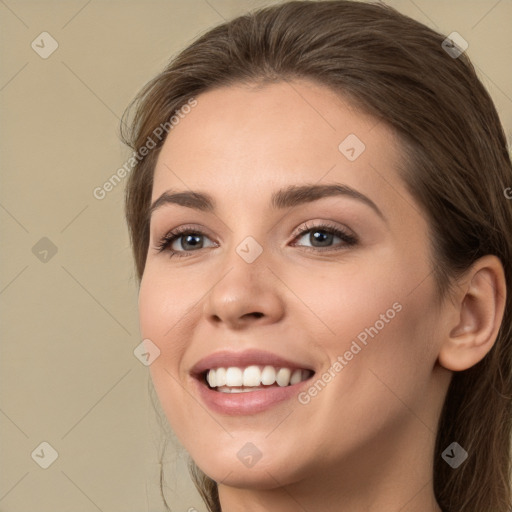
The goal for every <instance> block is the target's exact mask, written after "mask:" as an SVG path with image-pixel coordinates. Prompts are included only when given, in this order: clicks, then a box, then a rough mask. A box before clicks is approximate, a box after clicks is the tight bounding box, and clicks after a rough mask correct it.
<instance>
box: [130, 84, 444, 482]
mask: <svg viewBox="0 0 512 512" xmlns="http://www.w3.org/2000/svg"><path fill="white" fill-rule="evenodd" d="M196 99H197V106H195V107H193V108H191V111H190V112H189V113H188V114H186V115H184V116H183V118H182V119H180V122H179V124H177V125H176V126H175V127H174V128H173V130H172V131H171V132H170V134H169V136H168V137H167V139H166V141H165V144H164V145H163V148H162V151H161V153H160V155H159V158H158V162H157V164H156V168H155V174H154V185H153V193H152V201H153V202H154V201H156V200H157V199H159V198H161V197H162V195H163V194H165V193H166V194H168V195H169V196H171V195H173V194H191V193H192V192H195V193H197V194H204V195H207V196H208V200H209V201H211V204H208V202H207V200H206V199H205V198H200V197H199V196H192V197H187V196H185V195H181V196H175V197H174V200H173V199H172V198H171V197H167V199H168V200H164V199H162V200H161V201H159V203H158V205H155V206H156V207H155V208H154V210H153V212H152V216H151V223H150V243H149V248H148V253H147V262H146V267H145V270H144V275H143V278H142V283H141V288H140V296H139V307H140V325H141V333H142V336H143V338H145V339H149V340H151V342H152V343H154V344H155V345H156V346H158V348H159V350H160V356H159V357H157V358H156V359H155V361H154V362H153V363H152V364H151V366H150V371H151V375H152V379H153V381H154V385H155V388H156V391H157V393H158V396H159V399H160V401H161V404H162V406H163V409H164V411H165V413H166V416H167V418H168V420H169V423H170V424H171V426H172V427H173V429H174V431H175V432H176V434H177V436H178V438H179V440H180V441H181V442H182V444H183V445H184V446H185V448H186V449H187V450H188V452H189V453H190V455H191V456H192V458H193V459H194V460H195V461H196V463H197V464H198V465H199V467H200V468H201V469H202V470H203V471H204V472H205V473H206V474H207V475H209V476H210V477H211V478H213V479H214V480H216V481H218V482H223V483H224V484H227V485H233V486H242V487H243V486H245V487H251V486H252V487H254V488H272V487H276V486H277V485H278V482H279V485H284V484H289V483H293V482H298V481H300V480H302V479H304V478H308V477H312V476H313V475H317V476H321V475H323V476H322V478H326V475H333V472H334V471H335V469H334V468H338V469H340V468H350V473H348V474H346V475H345V478H346V480H345V481H348V480H350V479H351V478H356V476H357V475H358V474H359V470H361V471H363V467H365V465H367V464H368V463H371V462H373V463H375V462H376V461H377V460H381V459H382V460H383V459H386V460H391V459H392V458H393V457H396V453H397V450H398V453H400V450H404V449H406V445H407V443H409V444H410V443H413V442H418V440H420V443H419V444H420V445H421V444H422V441H421V440H424V441H425V445H426V444H428V443H430V441H431V440H432V439H433V437H432V436H433V431H434V430H435V421H436V418H437V414H438V413H439V408H440V406H441V404H442V399H441V398H442V397H440V392H439V389H440V388H439V386H437V387H436V382H437V378H436V376H435V375H436V372H437V371H438V370H439V367H437V366H436V359H437V355H438V349H439V341H438V338H439V336H437V335H436V332H437V329H438V327H439V324H440V318H439V317H438V315H439V313H438V311H439V310H438V308H437V307H436V305H437V304H438V302H437V300H438V299H437V295H436V291H435V285H434V279H433V274H432V268H431V265H430V263H429V240H428V233H427V229H428V224H427V222H426V219H425V217H424V215H423V214H422V213H421V209H420V207H419V206H418V204H417V202H416V201H415V200H414V199H413V198H412V197H411V195H410V194H409V193H408V192H407V190H406V189H405V186H404V184H403V182H402V181H401V180H400V178H399V176H398V165H399V155H400V146H399V143H398V142H397V139H396V138H395V137H394V135H393V134H392V132H391V131H390V129H389V128H388V127H386V126H385V124H384V123H382V122H379V121H378V120H377V119H375V118H373V117H370V116H367V115H363V114H361V113H360V112H358V111H357V110H356V109H354V108H351V107H350V106H349V104H347V103H344V102H343V100H342V99H340V97H339V96H337V95H335V94H334V93H333V92H332V91H331V90H329V89H328V88H325V87H323V86H320V85H316V84H313V83H311V82H307V81H295V82H291V83H287V82H281V83H278V84H272V85H266V86H264V87H258V88H256V87H249V86H230V87H225V88H219V89H217V90H213V91H209V92H207V93H204V94H201V95H200V96H198V97H197V98H196ZM363 144H364V146H363ZM327 187H332V188H327ZM335 187H337V188H335ZM326 226H327V227H326ZM177 228H180V229H184V230H185V231H186V233H185V234H181V236H179V234H178V235H177V238H175V239H174V240H173V241H172V240H171V241H170V242H169V243H168V244H167V249H165V250H162V251H160V252H159V250H158V246H159V244H160V243H161V241H162V239H163V238H164V237H165V236H166V235H168V234H169V232H170V231H174V230H176V229H177ZM185 228H186V229H185ZM333 230H334V231H333ZM301 231H304V232H303V233H301ZM170 250H174V251H176V252H177V254H175V255H172V257H171V252H170ZM180 256H181V257H180ZM205 358H208V359H205ZM219 368H224V370H222V369H221V370H218V369H219ZM246 368H249V369H248V370H247V371H245V369H246ZM282 368H284V370H282ZM210 369H213V370H215V372H212V373H211V377H210V378H211V382H212V384H214V385H215V384H216V383H219V384H220V385H221V386H222V385H223V387H221V388H220V389H219V387H212V388H210V386H209V385H208V384H207V382H206V379H205V375H206V373H207V371H208V370H210ZM313 372H314V374H312V373H313ZM214 375H215V376H214ZM244 378H245V379H246V380H245V383H246V384H247V386H244V387H243V389H244V390H245V391H244V392H239V391H241V390H242V389H241V385H243V383H244ZM274 378H277V380H278V383H275V382H274ZM213 379H215V380H213ZM226 379H227V381H226ZM262 379H263V384H262ZM267 379H268V380H267ZM290 379H291V384H289V381H290ZM303 379H306V380H303ZM270 382H274V384H270ZM377 467H379V468H380V470H382V468H383V466H382V465H380V466H377Z"/></svg>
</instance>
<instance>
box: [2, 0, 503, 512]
mask: <svg viewBox="0 0 512 512" xmlns="http://www.w3.org/2000/svg"><path fill="white" fill-rule="evenodd" d="M270 3H272V2H268V1H266V2H265V1H249V0H239V1H236V0H209V1H206V0H182V1H178V0H166V1H142V0H138V1H135V0H133V1H124V2H121V1H106V0H92V1H86V0H77V1H65V2H64V1H60V2H51V1H37V2H36V1H23V0H5V1H3V0H0V19H1V21H0V23H1V38H2V39H1V44H0V52H1V65H2V67H1V75H0V102H1V106H0V108H1V116H2V121H3V122H2V125H1V139H0V140H1V164H2V174H1V189H0V228H1V236H2V249H3V257H2V260H1V266H0V299H1V315H2V324H1V341H2V343H1V371H0V429H1V455H0V457H1V465H0V468H1V470H0V471H1V472H0V512H50V511H51V512H61V511H69V510H72V511H73V512H92V511H97V510H100V511H104V512H107V511H115V512H117V511H123V512H128V511H130V512H132V511H137V512H141V511H147V510H151V511H155V512H156V511H159V510H163V507H162V505H161V502H160V500H159V491H158V480H157V474H158V473H157V471H158V460H157V454H158V446H159V442H160V438H161V435H160V431H159V427H158V423H157V421H156V417H155V415H154V413H153V408H152V405H151V401H150V398H149V394H148V386H147V384H148V377H149V372H148V370H147V368H146V367H145V366H143V365H142V364H141V363H140V361H139V360H138V359H137V358H136V357H135V356H134V354H133V350H134V349H135V347H136V346H137V345H138V344H139V343H140V341H141V340H140V337H139V331H138V324H137V290H136V285H135V279H134V272H133V266H132V261H131V253H130V248H129V245H128V237H127V230H126V227H125V224H124V219H123V212H122V200H123V187H124V184H123V183H121V184H120V185H119V186H117V187H116V188H115V189H114V190H113V191H111V192H110V193H109V194H107V196H106V197H105V198H104V199H103V200H98V199H95V198H94V196H93V189H94V188H95V187H98V186H101V185H102V184H103V183H104V182H105V181H106V180H107V179H108V178H109V177H110V176H111V175H112V174H113V173H114V172H115V171H116V169H117V168H118V167H120V166H121V165H122V164H123V163H124V161H125V159H126V157H127V155H128V151H127V150H126V149H125V148H123V147H122V145H121V143H120V142H119V140H118V137H117V130H118V124H119V117H120V115H121V114H122V112H123V110H124V108H125V107H126V105H127V104H128V102H129V101H130V100H131V98H132V97H133V95H134V94H135V93H136V92H137V91H138V89H139V88H140V87H141V86H142V85H143V84H144V83H145V82H146V81H148V80H149V79H150V78H151V77H153V76H154V75H155V74H156V73H157V72H158V71H159V70H160V69H161V68H162V67H163V66H164V64H165V63H166V62H167V60H168V59H169V58H170V56H171V55H173V54H174V53H175V52H177V51H178V50H179V49H181V48H183V47H184V46H185V45H186V44H187V43H188V42H190V41H191V40H192V39H193V38H194V37H196V36H197V35H198V34H200V33H202V32H204V31H205V30H207V29H208V28H210V27H212V26H213V25H215V24H217V23H219V22H221V21H222V20H223V18H224V19H228V18H230V17H232V16H235V15H237V14H240V13H242V12H244V11H245V10H248V9H252V8H255V7H259V6H263V5H267V4H270ZM274 3H275V2H274ZM387 3H389V4H390V5H392V6H394V7H396V8H398V9H399V10H400V11H402V12H404V13H405V14H408V15H410V16H412V17H413V18H416V19H417V20H419V21H421V22H423V23H425V24H427V25H429V26H431V27H433V28H436V29H438V30H440V31H442V32H443V33H445V34H448V33H450V32H452V31H457V32H459V33H460V34H461V35H462V36H463V37H464V38H465V39H466V40H467V41H468V42H469V49H468V53H469V55H470V57H471V58H472V59H473V61H474V63H475V65H476V66H477V69H478V71H479V73H480V76H481V77H482V79H483V82H484V83H485V84H486V86H487V87H488V89H489V91H490V93H491V95H492V97H493V98H494V100H495V102H496V104H497V107H498V110H499V112H500V114H501V117H502V121H503V123H504V125H505V128H506V131H507V135H508V137H509V140H510V138H511V133H512V132H511V127H512V99H511V98H512V74H511V71H512V65H511V62H510V55H511V54H512V33H511V32H510V22H511V21H512V2H510V0H501V1H496V0H478V1H476V0H473V1H468V0H457V1H449V2H448V1H428V0H414V1H412V0H389V1H388V2H387ZM43 31H46V32H48V33H50V34H51V36H52V37H53V38H54V39H55V40H56V41H57V42H58V45H59V46H58V49H57V50H56V51H55V52H54V53H53V54H52V55H51V56H49V57H48V58H47V59H43V58H41V57H40V56H39V55H38V54H37V53H36V52H35V51H34V50H33V49H32V48H31V42H32V41H33V40H34V39H36V38H37V36H38V35H39V34H40V33H41V32H43ZM36 42H37V40H36ZM46 48H48V46H46ZM511 185H512V184H511ZM42 238H47V239H49V240H50V241H51V243H52V244H53V245H54V246H55V247H56V249H57V252H56V253H55V254H54V255H52V252H51V250H50V252H48V253H44V250H48V245H49V242H48V241H47V240H46V241H42V242H39V241H40V240H41V239H42ZM37 243H39V244H40V245H37V246H36V249H37V250H34V252H35V253H36V254H34V252H33V247H34V246H35V245H36V244H37ZM45 244H46V245H45ZM41 258H43V259H44V258H46V261H41ZM43 441H46V442H48V443H49V444H50V445H51V446H52V447H53V448H54V449H55V450H56V451H57V452H58V458H57V459H56V460H55V462H54V463H53V464H52V465H51V466H50V467H48V469H42V468H41V467H40V466H39V465H38V464H36V462H35V460H33V458H32V457H31V454H32V453H33V451H34V450H35V449H36V448H38V446H39V445H40V443H41V442H43ZM36 453H39V455H41V448H39V449H38V450H36ZM43 453H44V457H48V456H49V452H48V449H46V452H44V449H43ZM44 457H41V456H40V457H39V460H42V459H43V458H44ZM34 459H37V455H34ZM46 460H48V459H46ZM166 460H167V464H166V466H167V473H168V474H169V478H168V484H167V485H168V488H167V490H166V493H167V497H168V500H169V501H170V503H172V505H173V510H174V511H188V510H189V509H190V508H191V507H195V509H196V510H197V511H204V510H205V509H204V506H203V505H202V503H201V500H200V499H199V498H198V496H197V494H196V493H195V491H194V490H193V486H192V484H191V483H189V481H188V476H187V474H186V472H185V466H184V461H185V456H184V455H183V454H180V453H179V452H176V451H175V452H174V453H169V454H168V456H167V457H166Z"/></svg>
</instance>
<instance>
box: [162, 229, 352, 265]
mask: <svg viewBox="0 0 512 512" xmlns="http://www.w3.org/2000/svg"><path fill="white" fill-rule="evenodd" d="M313 229H315V230H316V231H323V232H325V233H328V234H330V235H335V236H337V237H339V238H341V240H342V241H343V245H344V247H351V246H354V245H356V244H357V243H358V239H357V237H356V236H354V235H351V234H349V233H347V232H346V231H343V230H341V229H340V228H338V227H337V226H333V225H331V224H319V225H318V226H311V227H310V226H308V225H307V224H305V225H304V226H303V227H302V228H300V229H299V232H298V233H297V235H296V236H295V238H294V241H295V240H297V239H298V238H301V237H302V235H304V233H308V232H309V231H312V230H313ZM183 235H200V236H207V235H206V234H205V233H203V232H202V231H201V230H199V229H191V228H190V227H187V226H185V227H180V228H176V229H174V230H173V231H170V232H169V233H167V234H166V235H165V236H164V237H163V238H162V239H161V240H160V241H159V242H158V244H157V246H156V247H157V250H158V252H159V253H161V252H164V251H166V252H169V253H170V257H171V258H172V257H173V256H177V257H178V258H186V257H188V256H192V254H193V253H194V252H197V251H174V250H172V249H170V246H171V245H172V243H173V242H174V241H175V240H177V239H178V238H180V237H182V236H183ZM299 247H303V248H304V249H306V250H309V251H313V252H330V251H337V250H341V249H342V247H338V248H335V249H330V248H320V247H304V246H299Z"/></svg>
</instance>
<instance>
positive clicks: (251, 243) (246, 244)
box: [236, 236, 263, 263]
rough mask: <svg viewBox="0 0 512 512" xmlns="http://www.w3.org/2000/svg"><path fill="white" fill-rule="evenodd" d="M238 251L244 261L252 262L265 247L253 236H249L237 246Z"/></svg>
mask: <svg viewBox="0 0 512 512" xmlns="http://www.w3.org/2000/svg"><path fill="white" fill-rule="evenodd" d="M236 252H237V254H238V255H239V256H240V257H241V258H242V259H243V260H244V261H246V262H247V263H252V262H253V261H254V260H256V258H258V257H259V255H260V254H261V253H262V252H263V247H261V245H260V244H259V243H258V242H256V240H255V239H254V238H253V237H252V236H248V237H247V238H245V239H244V240H243V241H242V242H241V243H240V244H239V245H238V246H237V248H236Z"/></svg>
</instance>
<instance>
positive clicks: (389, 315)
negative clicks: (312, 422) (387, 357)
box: [297, 302, 402, 405]
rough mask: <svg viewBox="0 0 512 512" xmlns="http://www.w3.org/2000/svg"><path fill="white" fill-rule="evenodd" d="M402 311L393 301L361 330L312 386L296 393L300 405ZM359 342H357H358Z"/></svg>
mask: <svg viewBox="0 0 512 512" xmlns="http://www.w3.org/2000/svg"><path fill="white" fill-rule="evenodd" d="M400 311H402V304H400V302H395V303H394V304H393V306H392V307H391V308H389V309H387V310H386V312H385V313H381V315H380V316H379V320H377V321H376V322H375V323H374V324H373V325H372V326H370V327H367V328H365V329H364V330H363V331H361V332H360V333H359V334H358V335H357V336H356V339H354V340H352V343H351V344H350V348H349V349H348V350H346V351H345V352H344V354H343V355H339V356H338V357H337V358H336V360H335V361H334V363H332V364H331V366H329V368H328V369H327V370H326V371H325V372H323V373H322V375H320V376H319V378H318V379H317V380H316V381H315V382H314V384H313V385H312V386H310V387H309V388H308V389H307V391H301V392H300V393H299V394H298V395H297V400H298V401H299V403H301V404H302V405H306V404H309V402H311V399H312V398H314V397H315V396H317V395H318V393H320V392H321V391H322V390H323V389H324V388H325V386H327V384H329V382H331V381H332V380H333V379H334V378H335V377H336V375H338V374H339V373H340V372H341V370H343V368H345V366H347V365H348V363H349V362H350V361H351V360H352V359H353V358H354V356H356V355H357V354H359V353H360V352H361V350H362V349H363V348H364V347H366V346H367V345H368V341H369V340H368V337H370V338H372V339H373V338H375V336H377V334H379V332H380V331H382V329H384V327H386V325H387V324H389V323H390V322H391V320H393V318H395V316H396V314H397V313H400ZM358 342H359V343H358Z"/></svg>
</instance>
